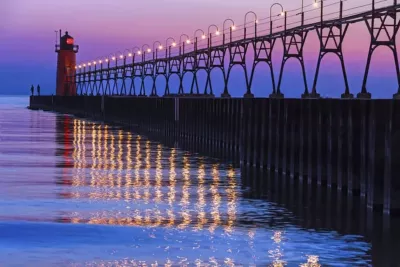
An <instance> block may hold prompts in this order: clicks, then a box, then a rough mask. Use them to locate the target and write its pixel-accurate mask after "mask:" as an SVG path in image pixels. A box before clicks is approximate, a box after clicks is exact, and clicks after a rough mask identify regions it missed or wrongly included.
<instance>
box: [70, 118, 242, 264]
mask: <svg viewBox="0 0 400 267" xmlns="http://www.w3.org/2000/svg"><path fill="white" fill-rule="evenodd" d="M86 132H88V133H86ZM73 134H74V139H73V145H74V151H73V153H72V154H73V158H74V170H73V171H74V175H73V182H72V185H73V187H74V188H75V190H73V193H70V196H72V197H76V198H82V199H84V198H85V195H84V194H86V195H87V197H88V198H90V199H95V200H103V201H104V200H114V201H123V205H121V204H120V203H118V204H117V205H118V207H119V208H117V209H110V210H109V209H107V210H102V207H101V206H100V207H99V210H96V206H94V207H95V210H94V211H89V212H87V213H83V212H82V213H80V212H74V213H73V216H71V219H70V220H71V221H72V222H74V223H92V224H118V225H131V226H147V227H155V226H164V227H176V228H179V229H186V228H187V227H189V226H191V227H193V228H194V229H195V230H201V229H204V227H207V230H208V231H210V232H214V231H215V229H217V228H218V227H219V226H222V228H223V229H224V231H225V233H232V232H233V229H234V223H235V220H236V210H237V206H236V205H237V198H238V196H237V192H236V187H237V184H236V173H235V170H234V169H233V167H231V166H229V167H228V168H227V169H226V170H220V165H219V164H213V165H211V168H210V169H207V164H206V163H205V160H204V158H202V157H200V158H199V161H198V162H196V164H195V165H193V164H192V163H191V157H190V155H189V154H188V153H184V154H182V155H180V154H178V151H177V149H176V148H172V149H171V150H170V155H169V157H168V158H167V159H166V160H167V162H168V164H165V165H163V160H164V158H163V157H164V155H163V152H164V151H165V150H164V147H163V146H162V145H161V144H157V145H156V146H153V145H152V143H151V142H150V141H149V140H143V139H142V137H141V136H139V135H135V136H132V134H131V133H128V132H124V131H122V130H114V129H112V128H110V127H109V126H107V125H97V124H93V123H90V124H88V123H86V122H84V121H81V120H78V119H77V120H74V121H73ZM86 135H88V136H90V137H91V140H90V143H89V142H88V143H87V144H86V141H87V140H86V139H87V138H85V136H86ZM87 146H90V149H89V150H88V151H86V147H87ZM153 149H154V150H153ZM90 150H91V151H90ZM86 152H89V153H88V154H87V155H86ZM153 153H154V158H153V159H152V155H153ZM89 159H90V160H89ZM179 161H181V163H182V172H180V173H179V175H178V174H177V169H176V166H177V162H179ZM86 162H88V163H89V164H86ZM86 165H87V166H86ZM86 167H87V173H85V168H86ZM163 168H167V169H166V170H163ZM196 168H197V170H196ZM153 170H154V173H153V172H152V171H153ZM163 171H168V177H167V176H164V175H163ZM221 172H222V173H223V174H224V177H226V179H225V178H224V179H221ZM142 175H143V177H142ZM85 177H86V179H87V181H89V183H88V186H90V187H89V188H85V189H84V188H83V186H85V183H84V181H85ZM153 177H154V178H153ZM207 177H210V178H211V179H207ZM152 179H154V184H152V181H153V180H152ZM220 184H222V185H223V186H221V185H220ZM192 188H193V190H194V191H196V194H195V195H193V196H192V195H191V189H192ZM83 189H84V190H83ZM164 190H165V191H164ZM178 190H179V191H178ZM222 190H223V191H222ZM79 192H82V193H81V194H79ZM83 192H84V193H83ZM178 192H179V193H181V195H180V197H179V198H178V197H177V196H178ZM222 192H223V193H222ZM221 193H222V194H221ZM208 195H210V197H209V198H208ZM208 201H209V203H208ZM142 203H143V204H144V205H145V206H144V205H141V204H142ZM221 203H224V207H223V209H221V207H222V206H221V205H222V204H221ZM208 205H209V209H208V208H207V206H208ZM160 207H162V208H160ZM72 218H73V219H72ZM193 219H194V220H193ZM194 221H195V222H194ZM228 262H229V260H228Z"/></svg>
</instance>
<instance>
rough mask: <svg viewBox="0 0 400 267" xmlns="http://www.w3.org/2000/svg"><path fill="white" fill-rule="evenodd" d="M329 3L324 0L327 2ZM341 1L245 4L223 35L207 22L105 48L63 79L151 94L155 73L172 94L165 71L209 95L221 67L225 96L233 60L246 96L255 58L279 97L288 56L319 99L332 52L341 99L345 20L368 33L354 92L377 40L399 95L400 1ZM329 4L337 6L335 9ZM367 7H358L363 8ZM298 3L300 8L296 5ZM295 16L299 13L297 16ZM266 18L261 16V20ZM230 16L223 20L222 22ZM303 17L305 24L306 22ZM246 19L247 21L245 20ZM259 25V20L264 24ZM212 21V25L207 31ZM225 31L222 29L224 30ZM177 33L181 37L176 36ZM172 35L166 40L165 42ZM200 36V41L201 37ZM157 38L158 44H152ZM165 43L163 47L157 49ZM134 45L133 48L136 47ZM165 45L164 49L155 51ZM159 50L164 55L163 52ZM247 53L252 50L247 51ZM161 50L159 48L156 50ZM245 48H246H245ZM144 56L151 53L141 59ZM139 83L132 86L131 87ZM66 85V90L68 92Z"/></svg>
mask: <svg viewBox="0 0 400 267" xmlns="http://www.w3.org/2000/svg"><path fill="white" fill-rule="evenodd" d="M328 2H329V3H328ZM343 2H344V1H338V2H332V0H331V1H329V0H325V1H320V2H316V4H318V8H317V9H309V7H310V5H309V6H303V7H302V8H301V9H296V10H291V11H284V9H283V7H282V5H280V4H278V3H276V4H273V6H274V5H279V6H280V7H281V8H282V12H281V15H279V16H278V17H274V16H272V7H273V6H271V10H270V11H271V13H270V17H268V18H267V19H262V20H259V19H258V18H257V15H256V14H255V13H254V12H252V11H250V12H248V13H247V14H246V15H245V22H244V24H243V25H236V24H235V23H234V21H233V20H231V19H227V20H225V22H224V26H223V30H222V34H221V33H220V31H219V28H218V26H216V25H211V26H210V27H209V28H208V32H207V34H206V33H205V32H204V31H202V30H197V31H196V32H195V34H194V36H195V37H194V38H193V40H192V39H190V37H189V36H188V35H185V34H183V35H181V37H180V40H179V45H177V43H176V42H175V39H173V38H168V39H167V42H166V45H165V47H163V46H162V44H161V42H155V43H154V44H153V50H152V49H151V48H150V46H149V45H144V46H143V47H142V49H140V48H138V47H135V48H133V49H127V50H125V51H124V52H123V53H121V52H118V53H117V54H111V55H109V56H107V57H106V58H99V59H97V60H94V61H90V62H88V63H84V64H80V65H77V66H76V67H75V71H74V72H73V73H71V74H69V75H68V77H69V78H68V82H67V84H66V86H68V87H73V88H70V90H71V89H73V90H72V91H75V90H76V92H77V94H79V95H131V96H154V97H155V96H158V94H159V91H160V90H158V88H157V86H156V81H157V79H158V77H160V76H163V77H164V78H165V81H166V83H165V88H164V89H163V91H164V92H163V93H164V95H165V96H168V95H171V90H170V86H171V84H170V79H171V77H172V76H177V77H178V78H179V86H178V87H179V88H178V90H177V92H178V95H185V94H190V95H203V96H213V95H214V91H213V87H212V83H211V72H212V71H213V70H214V69H220V70H221V71H222V74H223V80H224V81H223V82H224V90H223V93H222V95H221V96H222V97H230V92H229V89H228V82H229V78H230V75H231V71H232V68H233V67H235V66H240V67H242V68H243V70H244V76H245V81H246V92H245V94H244V97H253V93H252V84H253V80H254V76H255V75H254V74H255V70H256V67H257V66H258V65H259V63H263V62H264V63H266V64H267V65H268V67H269V69H270V73H271V83H272V93H271V94H270V97H271V98H282V97H284V95H283V93H282V91H281V84H282V80H283V74H284V69H285V64H286V62H287V61H288V60H289V59H296V60H298V61H299V62H300V65H301V72H302V75H303V82H304V92H303V94H302V97H304V98H319V97H320V96H319V94H318V92H317V84H318V77H319V72H320V65H321V62H322V60H323V58H324V57H325V55H327V54H329V53H331V54H335V55H337V56H338V58H339V60H340V68H341V70H342V73H343V78H344V84H345V88H344V90H343V94H342V95H341V96H342V98H353V95H352V94H351V93H350V88H349V84H348V79H347V72H346V67H345V63H344V57H343V41H344V39H345V36H346V33H347V29H348V27H349V25H350V24H353V23H360V22H365V23H366V26H367V29H368V32H369V35H370V45H369V51H368V57H367V61H366V66H365V72H364V78H363V83H362V88H361V91H360V92H359V93H358V94H357V97H358V98H371V93H370V92H368V90H367V86H366V85H367V80H368V76H369V69H370V65H371V58H372V55H373V53H374V51H375V49H376V48H377V47H379V46H385V47H388V48H389V49H390V50H391V51H392V53H393V57H394V61H395V70H396V74H397V82H398V85H399V89H398V91H397V93H396V94H394V96H393V97H394V98H400V70H399V62H398V52H397V48H396V35H397V32H398V30H399V27H400V21H399V18H398V13H399V12H400V4H398V3H397V0H394V2H393V4H392V5H390V6H385V7H379V8H377V5H378V4H382V3H385V2H387V1H385V0H383V1H375V0H373V1H372V2H371V3H369V4H365V5H361V6H356V7H351V8H347V9H345V8H344V7H343V6H344V4H343ZM324 5H325V9H326V8H330V9H331V10H333V11H332V12H330V13H325V12H324V10H325V9H324ZM336 6H338V7H339V8H338V9H336ZM366 8H367V9H368V10H365V9H366ZM299 10H300V12H299ZM307 12H309V13H312V12H319V13H320V14H319V15H318V17H311V18H307V19H306V18H305V13H307ZM250 15H251V16H253V17H254V20H253V21H252V22H251V23H249V22H248V19H247V18H248V16H250ZM298 17H301V19H300V20H297V18H298ZM268 19H269V22H262V21H263V20H268ZM227 22H229V23H230V24H231V26H230V27H228V28H226V27H225V24H226V23H227ZM306 22H307V23H306ZM249 24H251V27H249V26H248V25H249ZM263 25H266V27H264V29H263V28H262V26H263ZM212 27H214V28H215V29H216V32H215V33H214V34H213V33H210V29H211V28H212ZM226 30H229V32H226ZM310 31H316V33H317V35H318V39H319V44H320V49H319V56H318V61H317V67H316V70H315V75H314V80H313V84H312V89H311V90H309V86H308V83H307V79H306V69H305V64H304V47H305V42H306V39H307V35H308V33H309V32H310ZM198 32H202V36H201V38H200V40H199V38H197V37H196V33H198ZM182 37H185V38H186V40H183V41H182ZM277 40H281V41H282V44H283V48H284V49H283V50H284V51H283V57H282V62H281V65H280V72H279V78H278V83H277V84H276V82H275V73H274V66H273V61H272V54H273V53H272V52H273V50H274V46H275V43H276V41H277ZM168 41H172V43H170V44H169V43H168ZM205 42H207V43H206V44H205ZM156 45H157V48H155V46H156ZM164 48H165V49H164ZM135 49H136V50H135ZM162 49H164V51H161V50H162ZM164 52H165V54H164ZM251 52H252V53H251ZM160 54H164V55H163V56H161V55H160ZM250 54H252V55H250ZM148 57H151V59H148ZM199 71H204V72H205V74H206V82H205V87H204V89H203V90H200V88H199V77H198V75H199ZM188 73H191V74H192V81H191V86H190V88H187V89H186V90H185V88H184V86H183V79H184V77H185V75H186V74H188ZM148 77H150V78H151V79H152V88H151V91H150V90H146V86H145V79H146V78H148ZM135 79H140V80H141V83H140V88H136V85H135ZM138 89H139V90H138ZM70 90H66V91H70Z"/></svg>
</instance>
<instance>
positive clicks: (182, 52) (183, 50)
mask: <svg viewBox="0 0 400 267" xmlns="http://www.w3.org/2000/svg"><path fill="white" fill-rule="evenodd" d="M183 36H185V37H186V41H185V42H186V43H187V44H190V37H189V36H188V35H187V34H181V36H180V37H179V55H181V54H185V42H182V37H183ZM181 44H182V47H181Z"/></svg>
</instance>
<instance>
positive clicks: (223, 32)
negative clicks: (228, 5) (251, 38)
mask: <svg viewBox="0 0 400 267" xmlns="http://www.w3.org/2000/svg"><path fill="white" fill-rule="evenodd" d="M228 21H230V22H231V23H232V25H231V26H230V27H229V42H230V43H232V31H234V30H235V29H236V26H235V22H234V21H233V20H232V19H226V20H225V21H224V23H223V26H222V27H223V29H222V36H223V44H225V29H226V28H225V23H226V22H228ZM245 27H246V25H245Z"/></svg>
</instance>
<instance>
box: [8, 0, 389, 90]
mask: <svg viewBox="0 0 400 267" xmlns="http://www.w3.org/2000/svg"><path fill="white" fill-rule="evenodd" d="M304 2H305V5H310V4H312V2H313V1H312V0H304ZM335 2H337V0H327V1H325V3H326V5H327V6H328V5H329V4H332V6H329V7H327V8H326V13H330V12H334V11H337V10H338V8H339V5H338V4H335ZM272 3H274V2H273V1H266V0H246V1H244V0H186V1H184V0H145V1H133V0H113V1H108V0H107V1H102V0H96V1H95V0H69V1H49V0H1V1H0V36H1V37H0V40H1V42H0V54H1V65H0V94H29V87H30V85H31V84H35V85H37V84H40V85H41V87H42V92H43V94H51V93H55V74H56V69H55V68H56V53H55V52H54V43H55V32H54V31H55V30H58V29H62V30H63V32H64V31H65V30H68V31H69V33H70V35H72V36H73V37H74V38H75V42H76V44H78V45H79V46H80V51H79V54H78V55H77V61H78V62H85V61H89V60H93V59H95V58H99V57H102V56H104V55H108V54H110V53H114V52H116V51H118V50H119V51H123V50H124V49H126V48H132V47H134V46H140V47H141V46H142V45H143V44H145V43H148V44H150V45H152V44H153V42H154V41H161V42H162V43H165V40H166V39H167V38H168V37H170V36H171V37H174V38H175V39H179V36H180V35H181V34H182V33H186V34H188V35H189V36H190V37H192V36H193V32H194V31H195V30H196V29H198V28H201V29H203V30H205V31H207V28H208V26H209V25H210V24H217V25H218V26H220V27H222V22H223V21H224V20H225V19H226V18H231V19H233V20H235V24H237V25H240V24H243V20H244V17H243V16H244V14H245V13H246V12H247V11H250V10H252V11H254V12H255V13H257V15H258V17H259V19H261V20H262V19H263V18H266V17H268V16H269V7H270V6H271V4H272ZM279 3H281V4H282V5H283V6H284V8H285V10H292V9H295V8H298V7H300V6H301V1H300V0H295V1H294V0H281V1H279ZM370 3H371V0H348V1H345V2H344V7H345V9H350V8H352V7H356V6H360V5H364V4H365V5H369V4H370ZM390 4H392V1H391V0H388V1H385V2H383V3H380V4H378V6H385V5H390ZM311 8H313V7H311ZM368 8H370V6H366V7H363V8H360V9H354V10H351V11H348V13H354V12H361V11H365V10H366V9H368ZM279 11H280V10H279V8H278V7H275V8H274V9H273V12H274V14H275V15H276V14H277V13H279ZM295 12H297V11H293V12H292V13H295ZM315 15H318V10H315V12H314V11H313V12H311V11H310V12H308V13H307V15H306V18H311V17H313V16H315ZM298 19H299V18H297V20H298ZM368 46H369V34H368V32H367V28H366V26H365V23H363V22H361V23H359V24H357V25H351V26H350V28H349V31H348V34H347V37H346V39H345V42H344V53H345V62H346V67H347V69H348V75H349V82H350V89H351V91H352V92H353V93H355V94H356V93H357V92H359V91H360V88H361V81H362V77H363V72H364V68H365V61H366V58H367V51H368ZM318 48H319V43H318V38H317V35H316V33H315V32H311V33H310V34H309V37H308V39H307V43H306V47H305V58H306V68H307V79H308V84H309V87H310V88H311V85H312V81H313V77H314V71H315V64H316V60H317V56H318ZM281 57H282V43H281V42H280V41H278V42H277V44H276V50H275V53H274V64H275V66H274V67H275V75H276V77H278V74H279V65H280V61H281ZM267 71H268V70H267V69H266V68H265V67H262V68H260V69H258V70H257V72H256V78H255V80H254V88H253V89H254V92H255V94H256V95H260V96H261V95H268V94H269V93H270V91H271V86H270V83H271V82H270V77H269V74H268V72H267ZM237 72H238V73H240V75H234V77H233V80H235V79H236V80H237V82H236V81H235V82H234V83H233V82H231V83H230V84H231V86H230V90H231V91H232V92H233V95H242V94H243V93H244V80H243V78H242V76H241V75H243V74H242V73H241V72H240V71H237ZM215 75H217V74H215ZM320 78H321V79H320V80H319V84H318V90H319V92H320V93H321V94H322V95H325V96H326V95H327V96H336V97H337V96H340V93H342V91H343V88H344V85H343V78H342V74H341V70H340V68H339V61H338V60H337V59H336V57H335V56H327V57H326V58H325V61H324V63H323V65H322V69H321V76H320ZM242 80H243V81H242ZM215 87H217V88H215V89H216V93H217V95H218V92H220V91H221V90H222V88H221V87H222V86H220V85H219V83H218V82H216V85H215ZM368 89H369V90H370V91H371V92H372V93H373V96H374V97H391V95H392V94H393V93H395V92H396V90H397V83H396V78H395V70H394V63H393V57H392V54H391V52H390V50H388V49H386V48H379V49H378V50H377V51H376V53H375V55H374V57H373V62H372V67H371V76H370V79H369V83H368ZM282 91H283V92H284V93H285V94H286V95H287V96H299V95H300V94H301V93H302V91H303V86H302V85H301V73H300V67H299V65H298V63H297V62H296V61H295V60H293V61H290V62H289V63H288V64H287V68H286V70H285V73H284V80H283V84H282Z"/></svg>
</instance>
